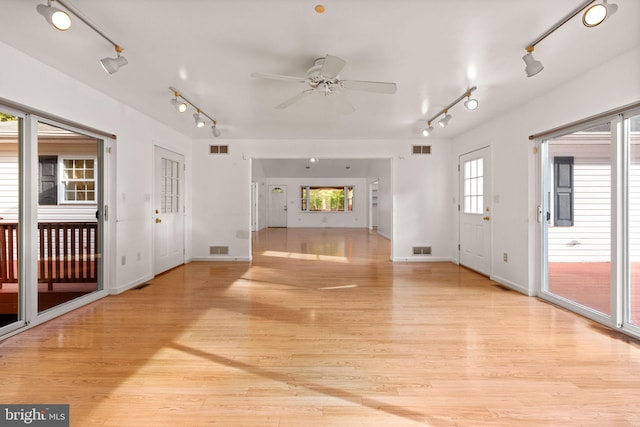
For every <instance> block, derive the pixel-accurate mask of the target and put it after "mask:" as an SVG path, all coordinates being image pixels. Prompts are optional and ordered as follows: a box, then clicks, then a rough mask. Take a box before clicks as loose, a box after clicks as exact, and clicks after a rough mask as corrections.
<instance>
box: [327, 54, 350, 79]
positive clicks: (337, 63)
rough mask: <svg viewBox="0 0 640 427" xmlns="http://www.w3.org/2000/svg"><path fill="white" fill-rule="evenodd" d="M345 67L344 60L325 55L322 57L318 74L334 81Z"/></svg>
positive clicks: (345, 62)
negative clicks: (322, 60)
mask: <svg viewBox="0 0 640 427" xmlns="http://www.w3.org/2000/svg"><path fill="white" fill-rule="evenodd" d="M345 65H347V61H345V60H344V59H340V58H338V57H337V56H333V55H327V56H325V57H324V62H323V63H322V69H321V70H320V74H322V76H323V77H324V78H326V79H329V80H331V79H335V78H336V76H337V75H338V74H339V73H340V71H342V69H343V68H344V66H345Z"/></svg>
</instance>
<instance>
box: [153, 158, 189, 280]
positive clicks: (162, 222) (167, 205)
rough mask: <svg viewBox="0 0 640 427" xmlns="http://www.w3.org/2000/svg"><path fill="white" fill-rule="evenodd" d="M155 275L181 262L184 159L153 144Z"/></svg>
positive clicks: (182, 254)
mask: <svg viewBox="0 0 640 427" xmlns="http://www.w3.org/2000/svg"><path fill="white" fill-rule="evenodd" d="M154 165H155V166H154V195H153V196H154V197H153V204H154V206H153V209H154V211H153V227H154V233H153V235H154V253H153V256H154V269H153V271H154V274H158V273H162V272H163V271H166V270H169V269H170V268H173V267H176V266H178V265H181V264H183V263H184V159H183V157H182V155H180V154H178V153H174V152H172V151H169V150H165V149H163V148H160V147H157V146H156V147H155V163H154Z"/></svg>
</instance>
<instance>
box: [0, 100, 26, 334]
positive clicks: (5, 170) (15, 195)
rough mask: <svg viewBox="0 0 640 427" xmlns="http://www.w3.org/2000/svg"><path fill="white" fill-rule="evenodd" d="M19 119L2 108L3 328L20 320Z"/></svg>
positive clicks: (0, 239) (0, 254)
mask: <svg viewBox="0 0 640 427" xmlns="http://www.w3.org/2000/svg"><path fill="white" fill-rule="evenodd" d="M20 129H21V123H20V119H18V118H17V117H14V116H12V115H9V114H6V113H4V112H2V111H1V110H0V329H2V328H4V327H6V326H8V325H11V324H12V323H15V322H17V321H19V320H20V319H21V318H22V315H21V310H20V307H21V300H22V295H23V292H22V289H23V287H22V284H21V282H20V280H19V277H18V257H19V253H20V252H19V251H18V231H19V215H18V213H19V211H20V209H19V205H20V196H19V194H20V184H19V183H20V170H21V164H20V156H19V152H20V144H21V139H22V135H21V132H20Z"/></svg>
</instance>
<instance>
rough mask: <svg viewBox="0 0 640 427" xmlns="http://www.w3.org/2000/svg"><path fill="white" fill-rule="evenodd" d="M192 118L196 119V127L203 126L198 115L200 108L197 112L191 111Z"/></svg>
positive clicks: (202, 121)
mask: <svg viewBox="0 0 640 427" xmlns="http://www.w3.org/2000/svg"><path fill="white" fill-rule="evenodd" d="M193 118H194V119H195V121H196V127H199V128H201V127H203V126H204V120H202V117H200V110H198V112H197V113H193Z"/></svg>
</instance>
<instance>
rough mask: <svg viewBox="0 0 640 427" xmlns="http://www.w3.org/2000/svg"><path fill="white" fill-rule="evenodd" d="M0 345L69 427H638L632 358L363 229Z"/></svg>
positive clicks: (539, 305) (285, 237)
mask: <svg viewBox="0 0 640 427" xmlns="http://www.w3.org/2000/svg"><path fill="white" fill-rule="evenodd" d="M254 243H255V246H254V249H255V251H254V261H253V262H251V263H242V262H238V263H232V262H193V263H191V264H188V265H186V266H183V267H180V268H177V269H174V270H171V271H170V272H168V273H166V274H164V275H162V276H159V277H157V278H156V279H155V280H153V281H151V282H149V286H146V287H141V288H140V289H138V290H131V291H129V292H126V293H124V294H121V295H117V296H110V297H107V298H104V299H101V300H99V301H97V302H95V303H92V304H90V305H88V306H86V307H83V308H81V309H79V310H76V311H74V312H72V313H69V314H67V315H65V316H62V317H60V318H57V319H54V320H52V321H50V322H48V323H46V324H44V325H40V326H38V327H36V328H34V329H31V330H29V331H26V332H25V333H22V334H20V335H17V336H15V337H12V338H10V339H8V340H6V341H4V342H2V343H0V356H1V357H0V369H1V371H0V372H1V377H0V378H1V380H0V381H2V387H0V402H3V403H5V404H10V403H25V402H29V403H69V404H70V405H71V425H72V426H78V427H91V426H104V427H128V426H132V427H133V426H136V427H137V426H141V425H144V426H172V427H173V426H197V427H200V426H234V427H235V426H273V427H276V426H277V427H285V426H295V427H300V426H305V427H307V426H311V427H312V426H340V427H343V426H358V425H366V426H371V427H373V426H384V427H388V426H434V427H441V426H473V427H477V426H535V427H539V426H559V425H563V426H564V425H571V426H578V425H579V426H598V427H600V426H631V425H640V387H638V384H640V345H638V343H637V342H634V341H630V340H629V339H628V338H625V337H624V336H622V335H619V334H617V333H614V332H612V331H611V330H609V329H606V328H604V327H602V326H600V325H598V324H597V323H594V322H592V321H589V320H587V319H585V318H583V317H580V316H578V315H576V314H573V313H571V312H568V311H566V310H563V309H560V308H558V307H555V306H553V305H550V304H547V303H544V302H542V301H540V300H538V299H536V298H530V297H526V296H523V295H521V294H518V293H516V292H512V291H508V290H505V289H504V288H503V287H501V286H498V285H497V284H496V283H494V282H491V281H490V280H488V279H487V278H485V277H483V276H480V275H478V274H475V273H473V272H471V271H469V270H467V269H465V268H460V267H458V266H455V265H453V264H450V263H391V262H390V261H389V242H388V241H387V240H385V239H382V238H380V237H378V236H377V235H376V234H374V233H370V232H368V231H367V230H362V229H342V230H336V229H332V230H325V229H317V230H296V229H270V230H264V231H261V232H258V233H256V234H255V237H254Z"/></svg>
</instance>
